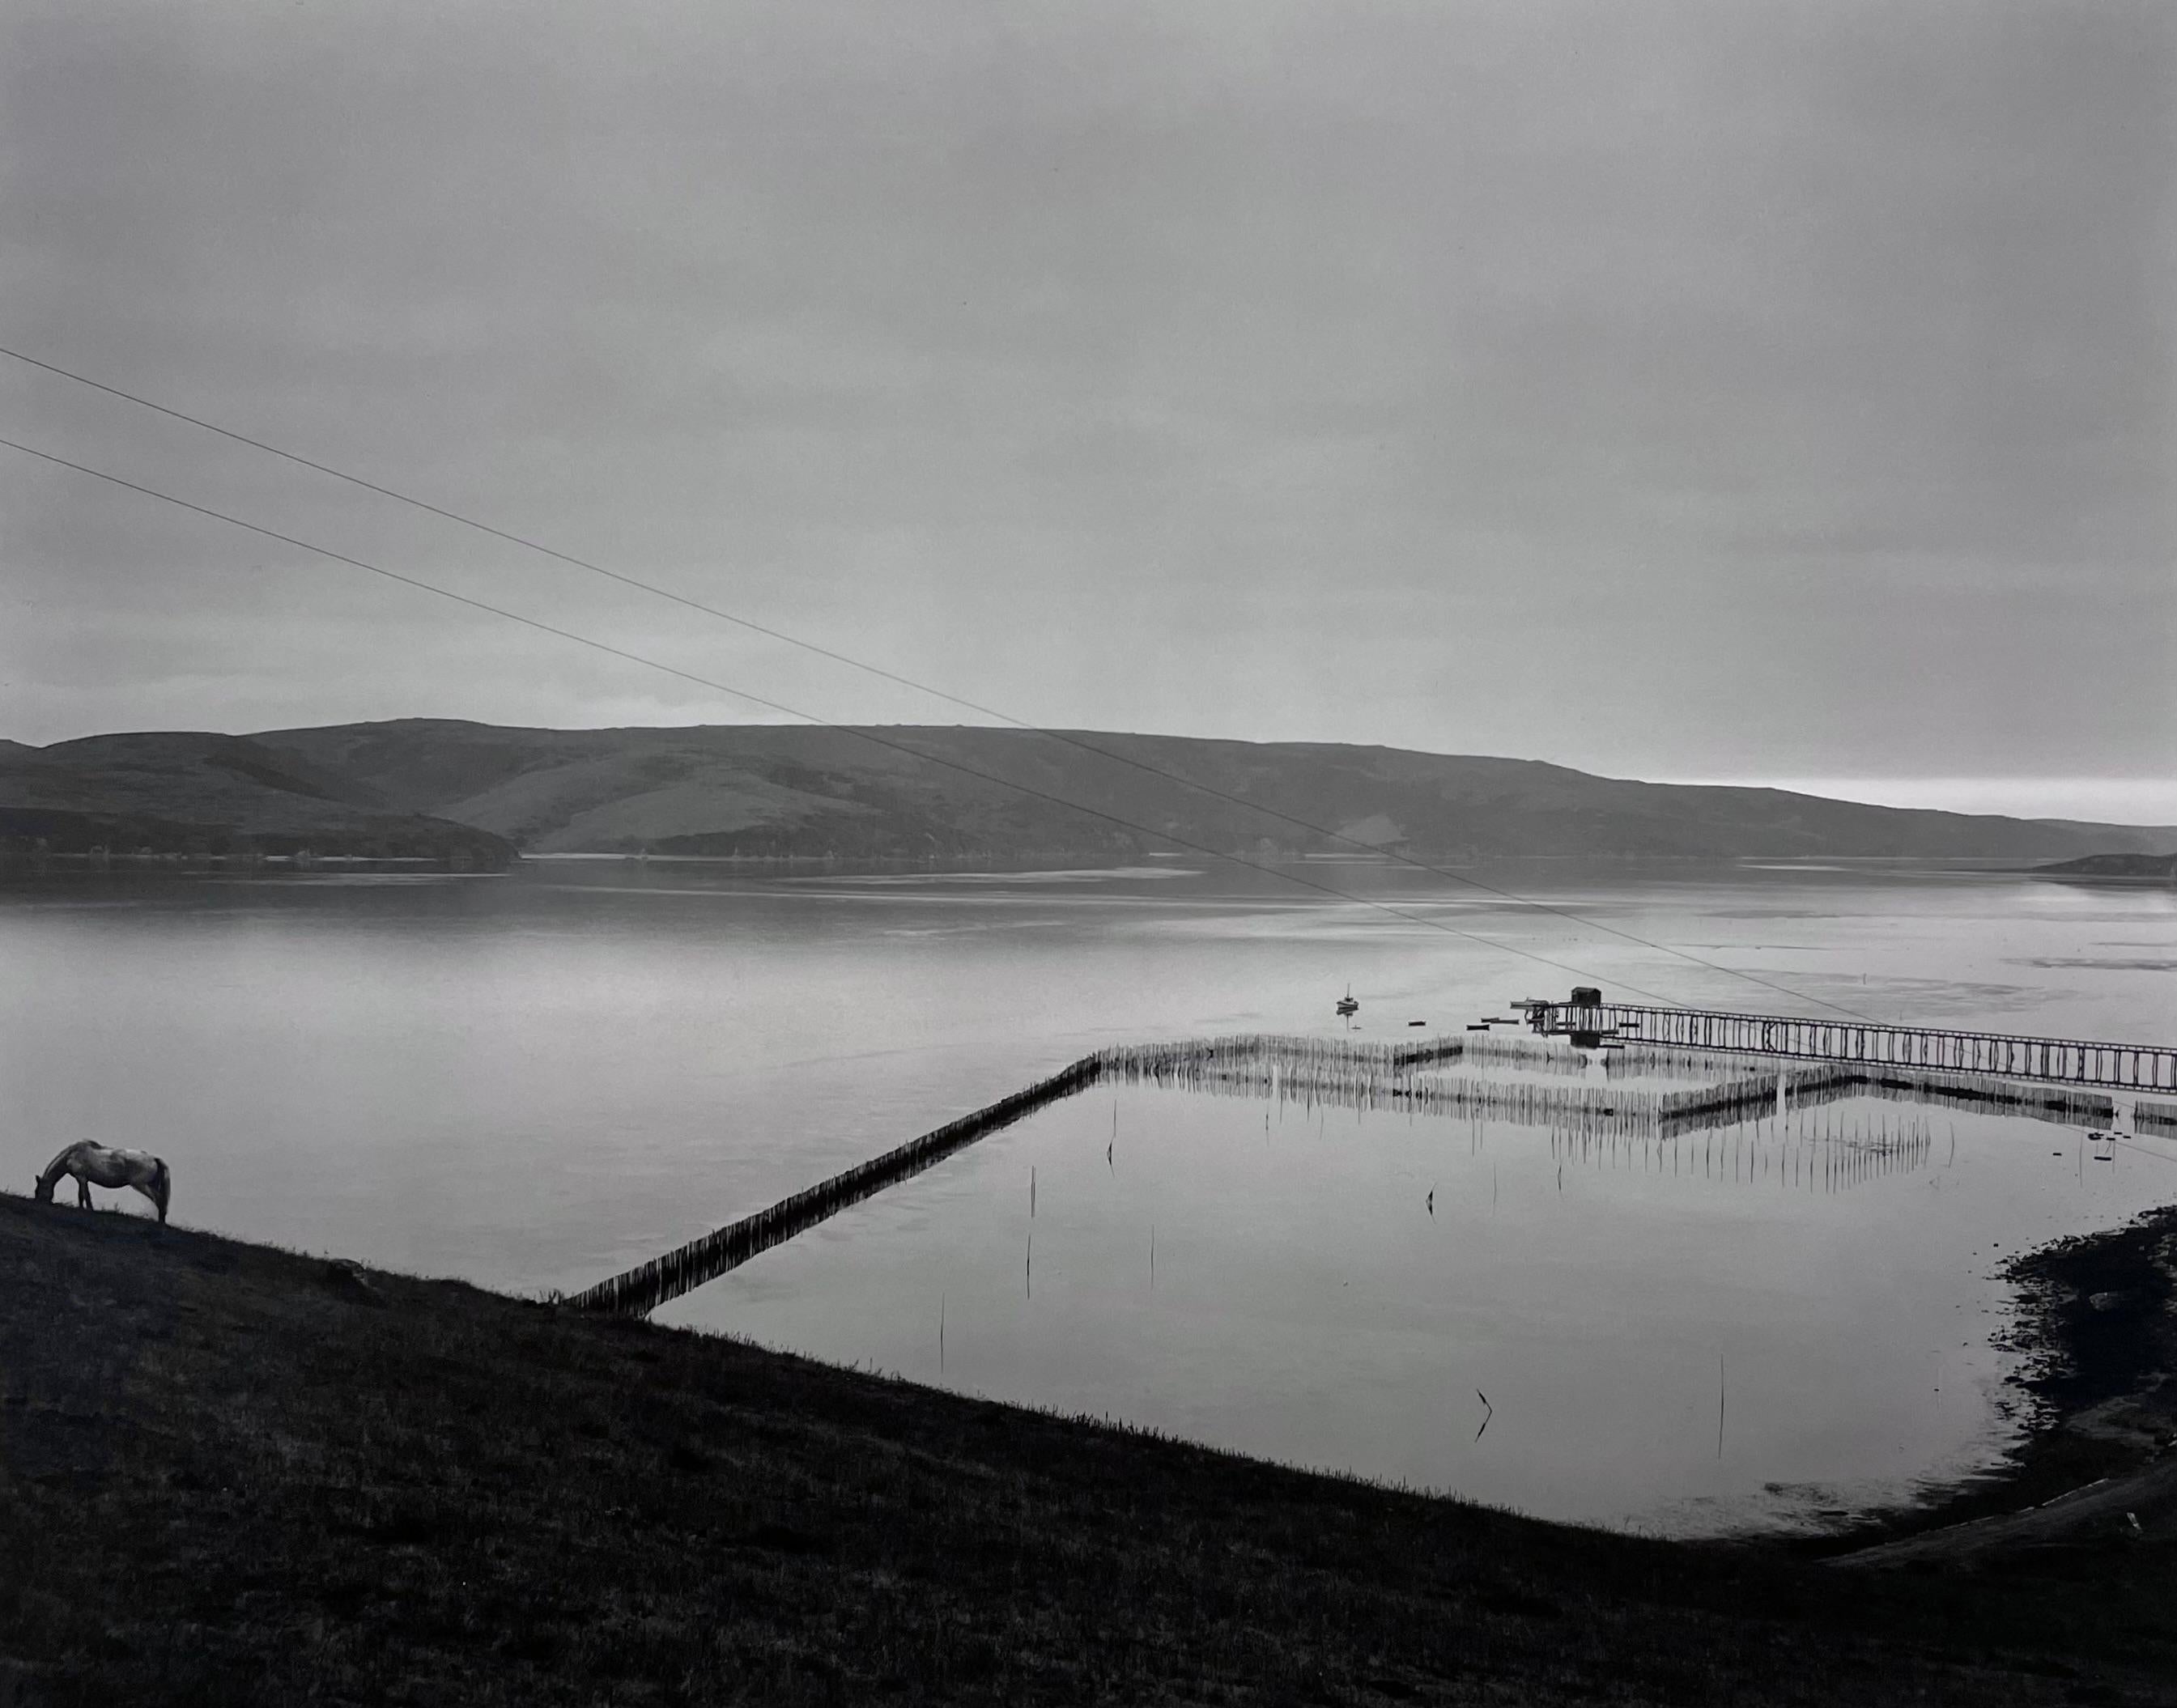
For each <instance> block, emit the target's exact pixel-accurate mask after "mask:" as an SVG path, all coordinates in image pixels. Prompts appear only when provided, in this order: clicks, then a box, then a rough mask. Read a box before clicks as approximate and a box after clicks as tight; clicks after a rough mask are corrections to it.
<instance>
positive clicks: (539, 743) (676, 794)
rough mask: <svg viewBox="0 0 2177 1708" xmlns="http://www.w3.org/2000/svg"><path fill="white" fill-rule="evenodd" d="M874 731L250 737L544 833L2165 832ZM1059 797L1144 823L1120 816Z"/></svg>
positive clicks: (969, 734) (1505, 847) (1896, 851)
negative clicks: (865, 734)
mask: <svg viewBox="0 0 2177 1708" xmlns="http://www.w3.org/2000/svg"><path fill="white" fill-rule="evenodd" d="M872 733H874V734H879V735H881V738H882V739H883V740H885V741H886V742H889V743H892V744H895V746H894V747H890V748H888V747H885V746H880V745H876V744H874V743H872V742H870V741H868V740H865V739H861V738H860V737H859V735H858V734H855V733H854V732H852V731H846V730H835V729H822V728H803V727H793V726H781V725H775V724H728V725H717V726H712V727H708V728H668V729H640V728H637V729H590V730H555V729H513V728H497V727H494V726H492V725H488V724H477V723H450V722H438V721H428V720H402V721H400V722H396V723H365V724H347V725H342V726H338V727H335V728H321V729H292V730H275V731H270V732H267V733H265V734H260V735H258V736H256V737H254V738H253V739H254V742H255V743H256V744H257V745H259V746H261V747H263V748H265V749H266V750H270V751H271V752H272V753H274V754H276V756H279V758H280V760H281V762H282V763H285V764H287V765H289V766H291V767H293V768H294V769H295V770H296V771H297V772H298V773H305V774H308V775H310V776H314V777H319V778H326V779H330V780H336V782H337V784H338V786H339V787H340V788H341V789H345V790H346V791H348V792H349V794H350V797H351V798H352V799H363V800H368V801H371V802H374V803H376V804H378V805H381V806H382V807H383V808H385V809H386V810H393V811H398V812H407V813H417V814H427V815H430V816H434V817H438V818H442V819H450V820H453V821H457V822H460V823H462V824H468V825H474V826H477V827H479V828H481V829H484V830H488V831H490V832H494V833H495V834H497V835H499V836H502V837H505V838H506V839H507V840H508V841H510V842H511V843H514V844H515V845H516V846H517V847H520V848H522V849H527V850H530V851H532V852H539V853H546V852H573V851H581V852H630V851H635V850H638V849H644V848H647V849H652V851H654V852H657V853H661V854H674V853H683V854H743V855H823V854H836V855H839V856H842V857H884V858H916V857H924V856H934V857H940V858H977V857H987V858H990V859H1004V860H1018V861H1024V862H1025V861H1034V860H1037V859H1053V858H1058V859H1120V858H1130V857H1138V856H1139V855H1141V854H1147V853H1150V852H1153V851H1155V850H1157V849H1160V848H1168V847H1170V846H1171V844H1172V842H1173V841H1176V840H1184V841H1186V842H1189V843H1197V844H1199V845H1201V846H1203V847H1208V848H1212V849H1219V850H1222V851H1229V852H1247V853H1251V854H1312V853H1330V852H1336V851H1338V850H1339V849H1340V848H1341V846H1342V845H1341V844H1340V843H1337V842H1336V841H1334V840H1333V839H1331V838H1325V837H1322V836H1318V835H1315V834H1312V833H1311V832H1308V831H1307V830H1305V829H1301V828H1298V827H1296V826H1294V825H1293V824H1290V823H1286V822H1282V821H1279V819H1277V818H1275V817H1271V816H1265V815H1264V814H1263V813H1262V812H1260V811H1257V810H1252V805H1259V806H1263V807H1267V808H1269V809H1271V810H1273V811H1274V812H1277V813H1282V814H1285V815H1286V816H1289V817H1290V818H1291V819H1294V820H1298V821H1301V823H1302V824H1305V825H1314V826H1319V827H1323V828H1325V829H1328V830H1330V831H1334V832H1341V833H1343V834H1344V835H1346V836H1349V837H1352V838H1356V839H1358V840H1360V841H1362V842H1364V843H1369V844H1371V845H1372V846H1378V847H1385V848H1393V849H1398V850H1399V851H1400V852H1402V853H1408V854H1416V855H1420V856H1426V857H1440V858H1450V859H1465V858H1484V857H1490V856H1501V855H1515V854H1585V855H1642V854H1645V855H1686V856H1693V857H1711V858H1713V857H1732V856H1738V855H1747V854H1781V855H1794V854H1796V855H1825V854H1828V855H1900V856H1914V855H1918V856H1924V857H1943V856H1952V857H1961V858H1971V857H1976V856H1978V857H1983V858H1988V859H2008V858H2016V859H2062V858H2065V857H2069V856H2073V855H2077V854H2088V853H2103V852H2109V851H2113V850H2114V851H2134V852H2161V851H2164V850H2167V849H2171V848H2173V847H2177V830H2142V829H2138V828H2136V827H2127V826H2109V825H2085V824H2071V823H2066V822H2063V821H2038V820H2022V819H2011V818H1997V817H1989V816H1972V815H1967V814H1961V813H1946V812H1922V811H1911V810H1902V809H1899V808H1895V807H1883V806H1868V805H1859V804H1858V803H1854V802H1850V801H1838V800H1827V799H1822V798H1820V797H1818V796H1814V795H1804V794H1788V793H1787V792H1785V791H1782V790H1780V789H1717V788H1698V787H1689V786H1684V785H1676V784H1661V783H1630V782H1621V781H1618V780H1615V779H1612V778H1600V777H1592V776H1590V775H1587V774H1586V773H1585V772H1577V771H1571V770H1568V769H1566V768H1565V767H1562V766H1555V765H1547V764H1543V763H1541V762H1538V761H1532V760H1521V759H1491V758H1477V757H1461V756H1448V755H1443V754H1432V753H1417V752H1410V751H1405V750H1399V749H1395V748H1386V747H1352V746H1343V745H1333V744H1327V743H1308V742H1272V743H1254V742H1244V741H1214V740H1203V739H1193V738H1189V737H1183V736H1165V735H1127V734H1101V733H1097V732H1093V731H1067V732H1064V734H1067V736H1069V737H1070V738H1071V739H1074V740H1077V741H1079V742H1083V743H1086V744H1088V745H1093V746H1095V747H1099V748H1102V749H1105V750H1108V751H1109V752H1110V753H1111V754H1113V755H1116V756H1117V757H1116V758H1105V757H1103V756H1099V755H1097V754H1094V753H1088V752H1084V751H1083V750H1081V749H1080V748H1079V747H1076V746H1070V745H1067V744H1066V743H1065V742H1063V741H1058V740H1053V739H1050V737H1048V736H1046V735H1044V734H1039V733H1037V732H1033V731H1027V730H1016V729H989V728H944V727H927V726H920V727H915V726H910V727H893V728H884V729H882V730H879V731H875V732H872ZM902 749H903V750H905V751H901V750H902ZM1130 761H1131V762H1130ZM1141 767H1152V768H1153V769H1154V771H1161V772H1170V773H1171V774H1173V775H1174V776H1176V777H1178V778H1186V779H1189V780H1192V781H1193V782H1197V783H1203V784H1206V785H1208V786H1209V788H1211V789H1214V790H1216V791H1217V792H1218V793H1219V794H1223V795H1225V796H1229V797H1231V798H1232V799H1229V800H1226V799H1217V798H1216V797H1215V796H1214V795H1212V794H1205V793H1203V792H1201V791H1200V790H1198V789H1191V788H1188V787H1187V786H1185V785H1184V784H1183V783H1176V782H1172V781H1169V780H1167V779H1166V778H1162V777H1159V776H1156V775H1154V774H1152V771H1151V770H1148V769H1143V768H1141ZM971 773H983V775H981V776H977V775H974V774H971ZM986 778H995V779H1002V781H990V780H986ZM1006 783H1020V784H1023V785H1025V786H1026V787H1027V788H1028V789H1033V790H1034V791H1037V794H1036V795H1028V794H1022V793H1020V792H1018V790H1015V789H1010V788H1007V787H1006V786H1005V784H1006ZM1039 797H1040V798H1039ZM1066 802H1074V803H1078V804H1079V805H1082V806H1085V807H1088V808H1090V809H1093V810H1095V811H1099V812H1103V813H1106V814H1109V815H1110V816H1111V817H1112V818H1116V819H1122V820H1125V821H1129V822H1130V823H1132V824H1135V825H1139V826H1143V827H1145V828H1144V830H1143V831H1139V832H1137V831H1132V830H1128V829H1127V828H1125V827H1122V826H1121V825H1118V824H1114V823H1112V822H1110V821H1109V820H1106V819H1099V818H1097V817H1095V816H1091V815H1090V814H1088V813H1083V812H1081V811H1078V810H1074V808H1072V806H1069V805H1063V804H1061V803H1066ZM1250 804H1252V805H1250ZM1167 839H1170V840H1167Z"/></svg>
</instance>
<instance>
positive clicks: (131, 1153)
mask: <svg viewBox="0 0 2177 1708" xmlns="http://www.w3.org/2000/svg"><path fill="white" fill-rule="evenodd" d="M64 1174H72V1175H74V1176H75V1201H76V1203H79V1204H80V1205H81V1206H82V1207H83V1208H84V1209H90V1207H91V1205H90V1189H91V1188H92V1187H95V1186H103V1187H124V1186H133V1187H135V1188H136V1190H137V1191H138V1192H141V1193H143V1194H144V1196H145V1198H149V1199H150V1200H151V1202H152V1203H153V1204H154V1205H155V1206H156V1208H157V1209H158V1212H159V1220H161V1221H162V1222H163V1221H164V1220H166V1201H167V1200H168V1199H169V1198H172V1196H173V1191H174V1177H173V1175H172V1172H171V1171H170V1170H168V1169H167V1167H166V1159H165V1158H163V1157H156V1156H154V1155H152V1154H151V1153H150V1151H148V1150H114V1149H110V1148H108V1147H107V1146H106V1145H102V1144H93V1143H91V1142H90V1140H89V1139H87V1138H86V1139H84V1140H81V1141H80V1142H79V1143H75V1144H72V1145H70V1146H69V1147H68V1149H66V1150H64V1151H63V1152H62V1153H61V1154H59V1155H58V1156H57V1157H55V1158H54V1159H53V1160H52V1161H51V1162H49V1163H47V1164H46V1171H45V1172H44V1173H43V1174H41V1175H40V1176H38V1202H39V1203H41V1204H49V1203H52V1201H53V1187H54V1186H55V1185H56V1184H57V1183H58V1181H59V1180H60V1177H61V1176H63V1175H64Z"/></svg>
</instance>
